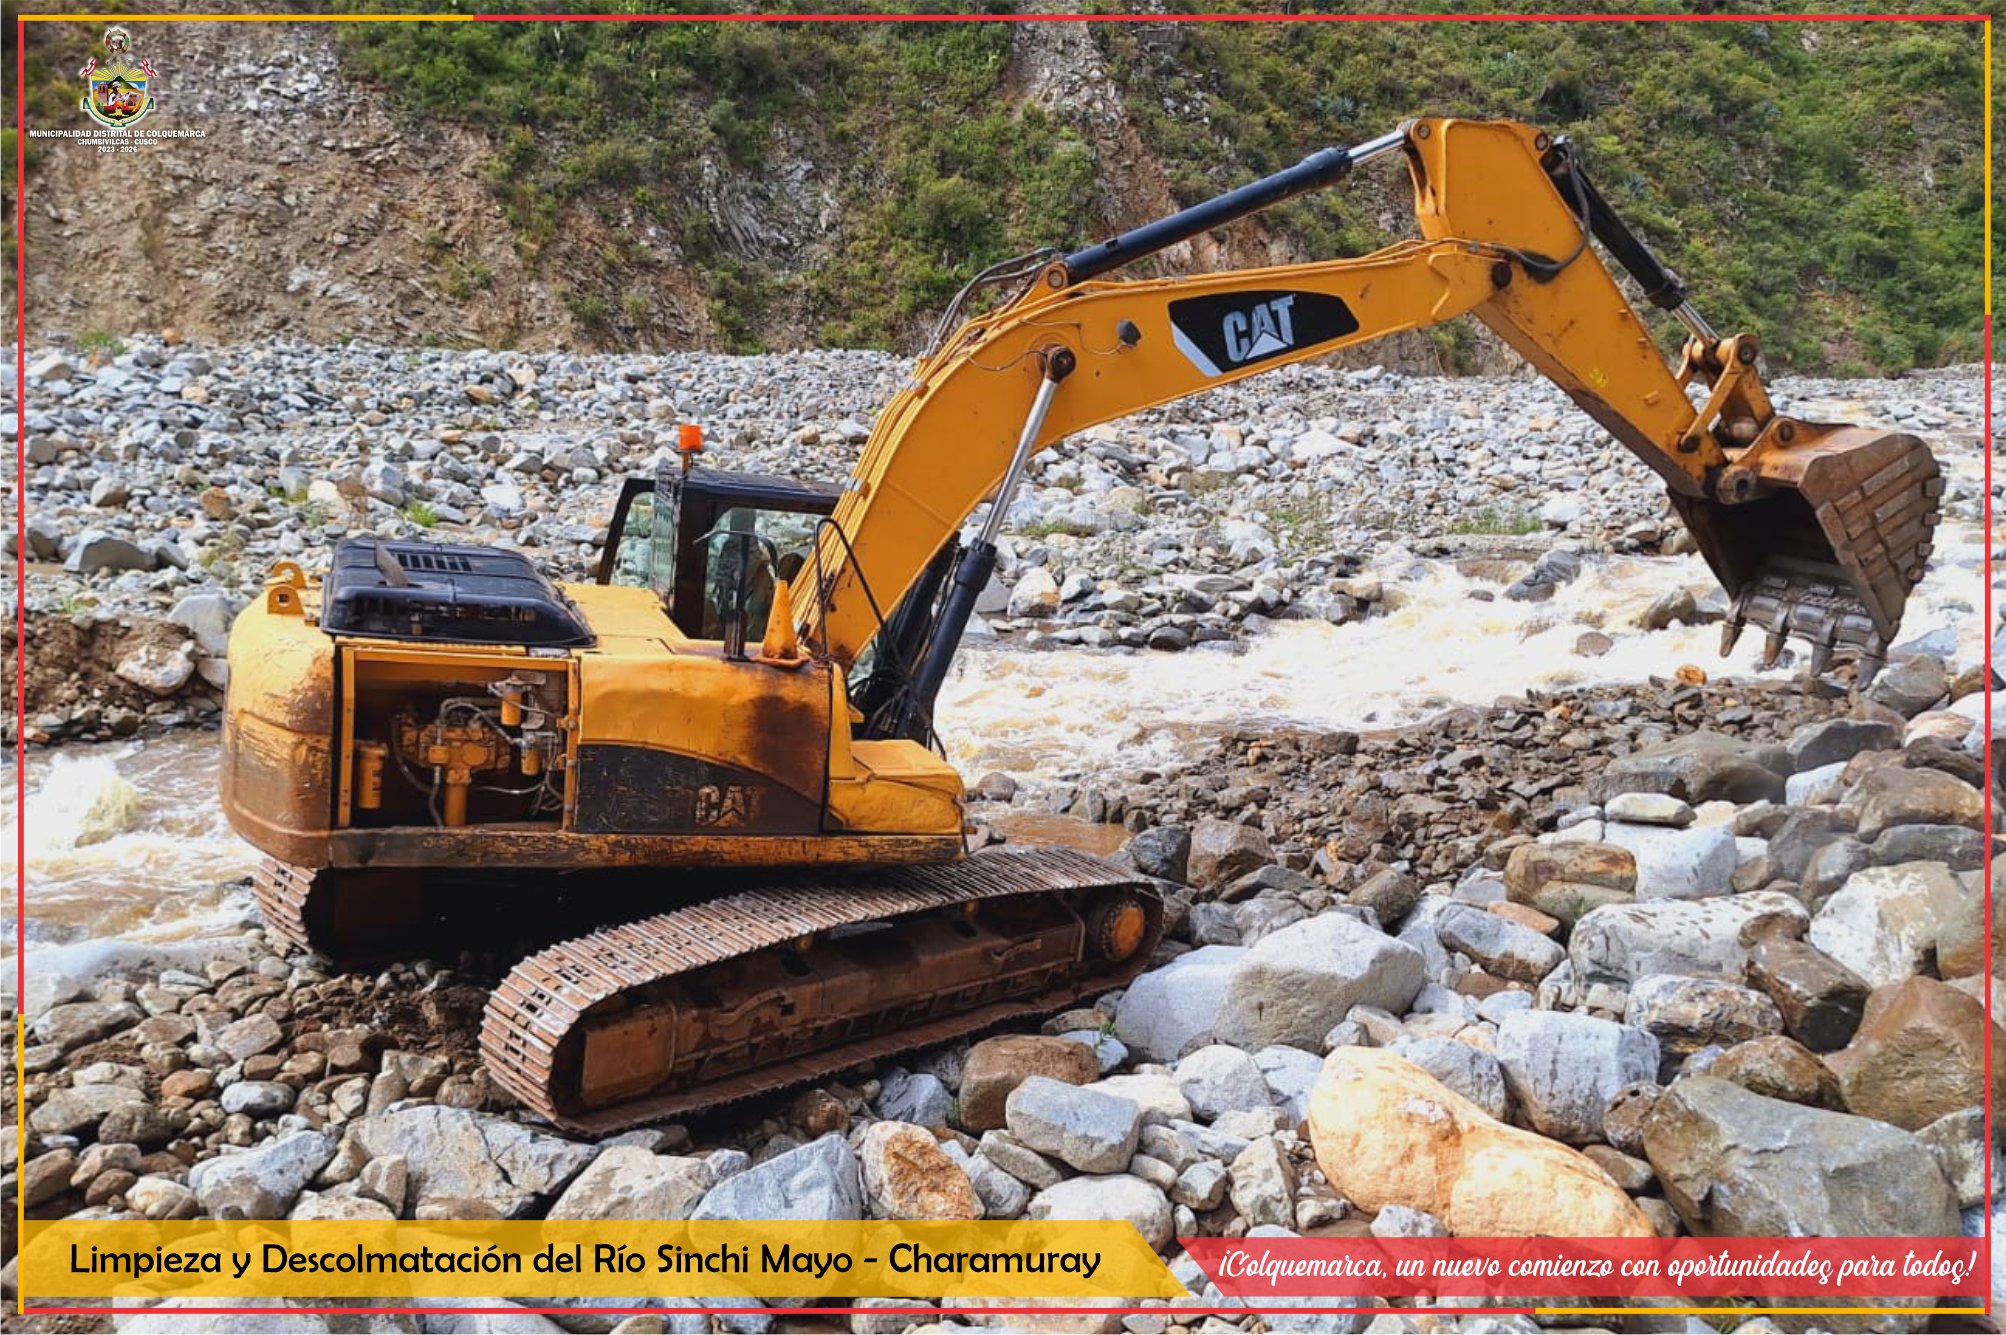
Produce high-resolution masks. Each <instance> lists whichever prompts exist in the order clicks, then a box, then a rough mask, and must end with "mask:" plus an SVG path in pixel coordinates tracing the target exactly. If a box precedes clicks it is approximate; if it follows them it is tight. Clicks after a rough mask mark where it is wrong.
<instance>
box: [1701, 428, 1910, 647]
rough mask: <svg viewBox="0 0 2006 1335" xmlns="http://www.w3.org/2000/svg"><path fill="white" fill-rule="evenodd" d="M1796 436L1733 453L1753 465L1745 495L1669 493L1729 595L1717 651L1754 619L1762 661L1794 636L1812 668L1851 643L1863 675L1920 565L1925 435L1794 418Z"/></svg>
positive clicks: (1894, 624) (1890, 633) (1897, 619)
mask: <svg viewBox="0 0 2006 1335" xmlns="http://www.w3.org/2000/svg"><path fill="white" fill-rule="evenodd" d="M1794 436H1795V439H1794V440H1792V441H1791V442H1790V443H1789V444H1788V445H1787V446H1784V447H1779V448H1772V449H1767V450H1749V451H1747V452H1746V453H1745V454H1744V455H1743V456H1742V458H1741V459H1739V460H1737V461H1736V464H1735V467H1737V468H1743V469H1746V470H1747V471H1748V473H1750V474H1751V475H1752V480H1753V485H1752V487H1751V488H1750V492H1751V497H1752V498H1751V499H1750V500H1747V501H1744V502H1742V503H1739V504H1727V503H1724V502H1721V501H1716V500H1711V499H1706V498H1696V497H1686V496H1676V495H1675V496H1674V497H1673V501H1674V504H1675V506H1676V508H1677V509H1678V511H1679V513H1680V516H1681V517H1682V518H1683V519H1684V520H1685V521H1686V526H1687V527H1688V528H1689V529H1691V531H1692V533H1693V536H1694V538H1695V539H1696V540H1697V542H1698V544H1699V549H1700V552H1701V554H1702V555H1703V556H1705V557H1706V560H1707V564H1708V565H1710V566H1712V567H1713V571H1714V573H1715V574H1716V575H1717V576H1718V577H1719V578H1720V582H1721V585H1722V587H1724V588H1725V589H1726V590H1727V592H1728V596H1729V597H1730V598H1731V599H1732V603H1731V605H1730V607H1729V611H1728V617H1727V622H1726V624H1725V625H1724V626H1723V628H1722V634H1721V653H1722V654H1723V655H1725V654H1727V653H1728V652H1729V651H1730V650H1731V649H1732V648H1733V647H1734V643H1735V641H1736V640H1737V639H1739V638H1740V636H1741V633H1742V631H1743V630H1744V629H1745V628H1747V627H1749V626H1754V627H1756V628H1758V629H1760V630H1761V631H1762V632H1763V635H1764V641H1765V643H1764V648H1763V655H1762V661H1763V665H1764V666H1769V665H1771V664H1773V663H1775V662H1776V660H1777V658H1778V657H1779V656H1780V655H1781V653H1782V650H1783V644H1784V641H1785V640H1786V638H1788V637H1792V636H1795V637H1800V638H1802V639H1804V640H1806V641H1808V642H1809V644H1810V651H1811V653H1810V663H1809V667H1810V671H1811V673H1812V674H1813V675H1814V676H1815V675H1816V674H1818V673H1820V672H1823V671H1824V670H1825V668H1826V666H1827V665H1828V664H1829V663H1830V662H1831V659H1832V656H1833V654H1834V653H1835V652H1837V651H1850V652H1851V653H1853V654H1854V655H1856V656H1857V658H1858V661H1859V678H1860V680H1861V681H1862V682H1865V681H1868V680H1871V679H1872V677H1873V676H1874V674H1875V673H1877V672H1879V671H1880V669H1881V666H1882V665H1883V663H1885V662H1886V659H1887V644H1888V641H1889V640H1890V639H1892V638H1893V637H1894V635H1895V634H1896V632H1897V630H1898V628H1899V627H1900V625H1901V618H1902V609H1903V607H1904V606H1905V605H1906V604H1907V601H1908V595H1909V592H1910V591H1911V590H1913V589H1914V588H1915V586H1916V583H1917V582H1918V581H1919V580H1921V579H1922V573H1923V568H1924V567H1925V566H1926V565H1927V564H1928V561H1929V554H1930V550H1931V546H1932V544H1931V537H1932V534H1931V530H1932V529H1934V528H1935V527H1936V524H1937V521H1938V519H1939V518H1940V516H1939V514H1938V507H1939V502H1940V498H1941V497H1942V495H1943V475H1942V473H1941V471H1940V470H1939V469H1938V467H1937V462H1936V457H1935V456H1934V455H1933V454H1931V453H1930V451H1929V447H1928V446H1927V445H1925V444H1923V443H1922V441H1920V440H1918V439H1916V438H1915V437H1914V436H1910V435H1905V434H1902V433H1899V432H1885V431H1875V430H1870V429H1867V428H1863V427H1853V426H1817V425H1811V424H1798V425H1797V426H1796V429H1795V432H1794Z"/></svg>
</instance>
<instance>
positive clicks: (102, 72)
mask: <svg viewBox="0 0 2006 1335" xmlns="http://www.w3.org/2000/svg"><path fill="white" fill-rule="evenodd" d="M104 49H105V57H104V61H103V63H102V64H100V63H99V61H98V58H97V57H96V56H92V57H91V59H90V63H89V64H87V65H85V66H84V67H83V69H82V70H81V71H79V74H80V77H82V78H83V80H84V81H85V83H86V84H87V85H88V89H89V91H87V92H86V93H85V94H84V99H83V101H82V102H80V103H78V104H77V105H78V109H79V110H81V111H83V112H85V113H86V114H88V115H89V116H90V118H91V119H92V120H94V121H96V122H97V123H98V124H100V125H109V126H111V127H112V128H113V129H122V128H124V127H125V126H128V125H137V124H139V122H140V121H141V120H143V119H145V117H146V113H147V112H149V111H151V110H153V93H152V84H153V80H154V78H155V75H154V72H153V63H152V62H151V61H147V60H135V59H134V58H133V56H132V35H131V34H130V33H128V32H126V30H125V29H123V28H106V29H105V32H104Z"/></svg>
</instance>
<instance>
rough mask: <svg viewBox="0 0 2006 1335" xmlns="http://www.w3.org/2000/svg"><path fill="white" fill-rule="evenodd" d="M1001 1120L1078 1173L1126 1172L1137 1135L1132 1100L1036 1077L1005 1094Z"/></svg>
mask: <svg viewBox="0 0 2006 1335" xmlns="http://www.w3.org/2000/svg"><path fill="white" fill-rule="evenodd" d="M1256 1074H1257V1075H1258V1074H1259V1072H1256ZM1264 1088H1265V1086H1264ZM1004 1115H1005V1120H1006V1121H1007V1123H1008V1125H1009V1128H1010V1134H1011V1135H1012V1136H1015V1137H1016V1138H1017V1139H1018V1140H1019V1141H1021V1142H1022V1143H1023V1144H1025V1145H1028V1146H1030V1147H1031V1148H1032V1149H1034V1150H1036V1151H1038V1152H1039V1153H1040V1154H1049V1155H1051V1156H1052V1157H1054V1158H1056V1159H1062V1160H1064V1161H1065V1162H1066V1163H1068V1164H1071V1165H1072V1166H1073V1167H1074V1168H1077V1169H1078V1170H1079V1171H1081V1172H1082V1173H1116V1172H1120V1171H1121V1170H1122V1169H1124V1168H1126V1167H1128V1161H1129V1159H1130V1158H1132V1157H1133V1156H1134V1154H1135V1142H1136V1137H1137V1136H1138V1135H1139V1134H1140V1133H1141V1131H1142V1107H1141V1105H1140V1104H1138V1103H1136V1102H1135V1101H1134V1100H1133V1099H1125V1098H1122V1097H1120V1096H1119V1095H1115V1094H1105V1093H1102V1092H1101V1091H1099V1090H1095V1089H1086V1088H1082V1087H1079V1086H1075V1085H1068V1084H1063V1083H1061V1082H1059V1081H1057V1080H1051V1079H1047V1078H1046V1077H1044V1076H1041V1075H1034V1076H1032V1077H1031V1078H1030V1079H1028V1080H1026V1081H1024V1083H1022V1084H1020V1085H1018V1086H1017V1088H1015V1089H1013V1090H1011V1091H1010V1097H1009V1098H1008V1099H1007V1100H1006V1101H1005V1104H1004Z"/></svg>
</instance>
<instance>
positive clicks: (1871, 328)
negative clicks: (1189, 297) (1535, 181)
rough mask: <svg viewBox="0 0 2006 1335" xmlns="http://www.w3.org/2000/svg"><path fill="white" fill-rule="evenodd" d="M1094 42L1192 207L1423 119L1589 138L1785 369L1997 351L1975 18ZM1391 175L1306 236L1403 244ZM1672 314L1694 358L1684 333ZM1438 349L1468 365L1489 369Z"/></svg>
mask: <svg viewBox="0 0 2006 1335" xmlns="http://www.w3.org/2000/svg"><path fill="white" fill-rule="evenodd" d="M1097 6H1098V7H1099V8H1101V9H1103V10H1112V9H1114V8H1117V6H1116V5H1114V4H1112V3H1110V0H1097ZM1166 7H1167V8H1168V9H1169V10H1170V11H1171V12H1173V13H1175V12H1180V11H1181V12H1195V11H1197V10H1198V9H1200V8H1206V9H1211V8H1217V6H1216V5H1214V4H1211V3H1209V2H1208V3H1205V4H1202V5H1201V4H1199V3H1198V2H1197V0H1168V4H1167V6H1166ZM1512 7H1514V6H1512V5H1503V6H1494V7H1493V8H1504V9H1509V8H1512ZM1518 7H1525V6H1523V5H1520V6H1518ZM1610 7H1612V8H1613V6H1610ZM1413 8H1416V9H1419V10H1427V9H1436V10H1444V11H1446V10H1447V9H1449V8H1451V7H1450V6H1448V5H1446V4H1444V3H1440V0H1436V3H1428V4H1422V5H1417V6H1414V7H1413ZM1625 8H1631V7H1629V6H1626V7H1625ZM1642 8H1644V9H1667V10H1669V9H1672V8H1675V7H1674V6H1671V5H1665V4H1647V5H1644V6H1642ZM1095 35H1096V36H1097V38H1098V39H1099V40H1100V41H1101V43H1102V46H1103V48H1104V50H1105V51H1106V52H1107V54H1108V57H1109V60H1110V63H1111V65H1112V68H1113V69H1114V71H1115V73H1116V75H1117V79H1116V83H1117V85H1118V86H1119V88H1120V90H1121V93H1122V95H1123V97H1124V98H1125V99H1126V105H1127V107H1128V110H1129V114H1130V115H1131V117H1133V118H1134V120H1135V121H1136V123H1137V127H1138V129H1139V131H1140V133H1141V135H1142V138H1143V142H1144V144H1145V145H1146V146H1147V147H1148V149H1149V150H1150V151H1151V153H1153V154H1154V155H1155V156H1157V157H1158V158H1159V159H1160V160H1161V161H1162V162H1163V163H1164V164H1165V166H1166V168H1167V169H1168V170H1169V172H1170V175H1171V180H1172V182H1173V186H1174V188H1175V190H1176V193H1177V195H1178V197H1179V199H1180V201H1181V202H1183V203H1194V202H1196V201H1197V200H1199V199H1202V198H1205V197H1207V196H1210V195H1212V194H1215V193H1217V192H1218V191H1220V190H1223V189H1226V188H1229V187H1231V186H1232V185H1234V184H1236V183H1238V182H1239V181H1241V180H1243V179H1244V178H1245V177H1246V176H1248V175H1250V174H1252V173H1256V172H1266V171H1274V170H1277V169H1279V168H1282V167H1285V166H1288V165H1289V164H1291V163H1293V162H1295V161H1296V160H1298V159H1299V158H1300V157H1301V156H1302V155H1303V154H1305V153H1306V152H1309V151H1311V150H1313V149H1315V148H1318V147H1320V146H1322V145H1324V144H1329V143H1357V142H1359V141H1361V140H1363V139H1367V138H1370V137H1372V136H1374V135H1377V134H1379V133H1381V132H1383V131H1385V130H1387V129H1390V128H1391V127H1392V126H1394V125H1395V124H1397V123H1398V122H1399V121H1400V120H1401V119H1403V118H1404V117H1407V116H1411V115H1414V114H1417V113H1427V114H1446V115H1458V116H1478V117H1489V116H1505V117H1513V118H1516V119H1520V120H1531V121H1536V122H1538V123H1539V124H1541V125H1542V126H1544V127H1545V128H1547V129H1550V130H1554V131H1558V132H1564V133H1566V134H1570V135H1572V136H1574V137H1575V138H1576V140H1577V141H1578V142H1579V143H1580V144H1581V146H1582V148H1583V150H1584V152H1585V154H1586V157H1587V161H1588V166H1589V170H1590V172H1591V173H1592V174H1593V176H1594V178H1595V179H1596V181H1597V183H1598V184H1599V185H1600V187H1601V189H1602V192H1603V194H1604V195H1606V196H1607V197H1608V198H1609V200H1610V202H1611V203H1612V204H1614V205H1615V206H1616V208H1617V210H1618V211H1619V212H1621V213H1622V214H1624V215H1625V216H1626V217H1627V218H1628V219H1629V220H1630V221H1631V224H1632V226H1633V227H1634V228H1635V229H1636V230H1637V231H1638V232H1639V233H1640V234H1641V235H1643V236H1644V237H1645V238H1647V239H1648V240H1649V241H1650V242H1651V243H1652V244H1653V245H1654V246H1656V247H1657V248H1658V249H1659V251H1660V253H1661V254H1662V255H1663V257H1664V258H1665V259H1666V261H1667V262H1668V263H1670V264H1671V265H1672V266H1673V267H1674V268H1676V269H1678V270H1679V271H1680V273H1682V274H1683V275H1684V276H1685V277H1686V279H1687V280H1688V282H1689V283H1690V284H1691V285H1692V287H1693V289H1694V293H1695V301H1696V304H1697V305H1698V306H1699V307H1700V308H1701V309H1702V310H1704V311H1705V312H1706V313H1707V315H1708V318H1709V319H1710V320H1711V321H1712V322H1713V323H1714V324H1715V326H1716V327H1719V328H1722V329H1749V330H1752V331H1756V332H1758V333H1760V334H1761V336H1762V337H1763V340H1764V346H1765V348H1766V349H1767V351H1768V354H1769V359H1770V361H1771V362H1772V363H1773V364H1775V365H1778V366H1783V367H1793V368H1800V369H1807V370H1811V369H1824V370H1831V371H1835V372H1839V373H1848V374H1857V373H1864V372H1869V371H1873V370H1880V371H1899V370H1903V369H1906V368H1908V367H1910V366H1915V365H1926V364H1933V363H1941V362H1946V361H1957V360H1972V359H1975V358H1976V357H1977V356H1978V354H1979V331H1980V301H1981V290H1980V283H1981V280H1982V263H1983V258H1982V254H1983V252H1982V230H1981V229H1982V226H1983V222H1982V212H1981V204H1982V200H1983V190H1984V183H1983V182H1984V176H1983V165H1984V164H1983V157H1982V143H1981V140H1980V128H1979V127H1980V125H1981V118H1982V115H1983V91H1984V84H1983V78H1984V73H1983V46H1982V36H1981V31H1980V29H1979V27H1978V25H1976V24H1915V25H1903V24H1858V25H1848V24H1822V23H1821V24H1794V23H1777V22H1761V21H1752V22H1747V23H1691V24H1668V23H1635V24H1632V23H1527V24H1507V23H1472V24H1462V23H1435V24H1419V23H1414V24H1408V23H1361V24H1348V23H1328V24H1189V25H1182V26H1176V27H1172V26H1168V25H1165V26H1160V27H1159V26H1155V25H1150V26H1146V27H1144V26H1135V25H1116V24H1108V25H1102V26H1097V27H1096V28H1095ZM1222 146H1224V147H1225V148H1226V149H1227V151H1225V152H1222V151H1221V150H1222ZM1371 174H1375V173H1364V174H1361V178H1360V180H1358V181H1355V182H1353V183H1352V186H1351V187H1341V188H1339V189H1337V190H1332V191H1325V192H1323V193H1320V194H1317V195H1314V196H1308V197H1304V198H1301V199H1298V200H1295V201H1292V202H1291V203H1290V204H1288V205H1287V206H1285V209H1284V210H1283V216H1284V219H1285V223H1284V227H1285V230H1287V231H1288V232H1290V233H1291V234H1292V235H1293V238H1294V239H1295V241H1296V242H1297V244H1298V245H1300V246H1302V247H1303V248H1304V250H1305V251H1306V252H1307V253H1311V254H1320V255H1332V254H1346V253H1352V252H1356V251H1358V250H1361V249H1365V248H1367V247H1368V246H1370V245H1374V244H1378V243H1380V242H1381V241H1383V240H1384V239H1385V238H1384V237H1383V236H1382V235H1381V234H1380V233H1379V231H1378V227H1377V224H1376V221H1375V219H1376V218H1377V217H1378V216H1380V215H1379V209H1380V207H1381V205H1382V203H1383V200H1384V198H1385V197H1383V196H1382V197H1381V198H1380V199H1375V198H1374V197H1373V195H1372V192H1371V191H1370V190H1368V189H1366V188H1365V185H1366V182H1365V180H1364V177H1365V176H1366V175H1371ZM1664 323H1665V324H1666V325H1667V326H1668V328H1667V329H1666V331H1665V333H1666V339H1667V343H1666V346H1667V348H1668V349H1669V348H1670V347H1671V346H1672V345H1673V344H1674V343H1675V342H1676V341H1677V339H1678V337H1680V334H1679V331H1678V330H1677V328H1676V326H1674V325H1671V322H1669V321H1666V322H1664ZM1438 344H1439V345H1440V346H1442V347H1443V351H1444V354H1445V359H1446V360H1447V361H1448V362H1449V363H1450V364H1451V365H1455V364H1457V363H1458V362H1459V361H1460V360H1461V359H1462V358H1463V357H1464V356H1466V355H1467V354H1466V352H1465V350H1464V348H1463V347H1462V345H1460V344H1458V343H1456V342H1453V341H1451V342H1441V341H1440V340H1438Z"/></svg>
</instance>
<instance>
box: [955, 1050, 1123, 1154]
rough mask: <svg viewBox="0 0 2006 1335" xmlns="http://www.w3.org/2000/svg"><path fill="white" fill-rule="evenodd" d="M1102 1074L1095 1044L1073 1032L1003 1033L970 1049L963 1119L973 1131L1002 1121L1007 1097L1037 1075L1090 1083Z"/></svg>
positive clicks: (963, 1083) (963, 1077)
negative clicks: (1074, 1037) (1080, 1040)
mask: <svg viewBox="0 0 2006 1335" xmlns="http://www.w3.org/2000/svg"><path fill="white" fill-rule="evenodd" d="M1099 1074H1100V1063H1099V1061H1097V1060H1096V1059H1095V1057H1094V1050H1093V1049H1092V1048H1090V1047H1088V1046H1087V1045H1086V1044H1084V1043H1076V1042H1074V1041H1073V1040H1072V1039H1070V1038H1055V1037H1049V1036H1046V1035H1042V1034H1003V1035H1000V1036H998V1037H996V1038H985V1039H983V1040H982V1041H981V1042H980V1043H977V1044H976V1045H975V1046H974V1047H972V1048H970V1049H969V1050H968V1060H967V1061H965V1062H964V1063H962V1067H961V1125H962V1127H963V1128H964V1129H966V1130H968V1131H973V1132H977V1133H980V1132H983V1131H993V1130H995V1129H996V1128H997V1127H999V1126H1002V1125H1003V1122H1004V1118H1003V1102H1004V1100H1005V1099H1007V1098H1009V1097H1010V1091H1011V1090H1013V1089H1015V1088H1017V1086H1019V1085H1021V1084H1023V1083H1024V1082H1025V1081H1026V1080H1028V1079H1030V1078H1031V1077H1032V1076H1034V1075H1042V1076H1045V1077H1047V1078H1048V1079H1052V1080H1058V1081H1061V1082H1063V1083H1065V1084H1068V1085H1084V1084H1087V1083H1089V1082H1091V1081H1092V1080H1093V1079H1094V1078H1095V1077H1097V1076H1098V1075H1099Z"/></svg>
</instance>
